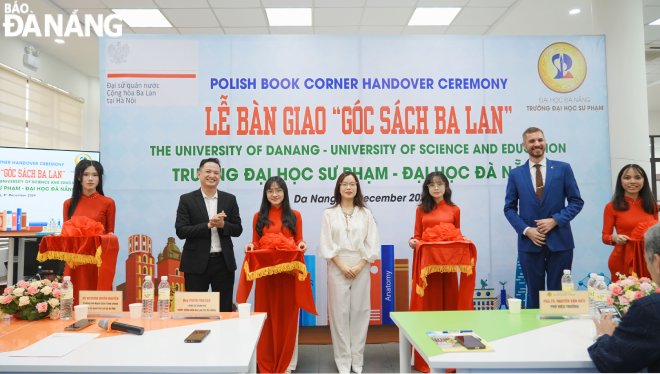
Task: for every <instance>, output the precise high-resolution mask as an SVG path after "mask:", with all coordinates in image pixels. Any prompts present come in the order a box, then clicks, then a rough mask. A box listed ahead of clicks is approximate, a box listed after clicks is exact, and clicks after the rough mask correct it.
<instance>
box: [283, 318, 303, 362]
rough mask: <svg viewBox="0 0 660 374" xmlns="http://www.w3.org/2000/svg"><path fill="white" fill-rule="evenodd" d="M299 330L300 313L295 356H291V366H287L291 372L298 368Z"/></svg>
mask: <svg viewBox="0 0 660 374" xmlns="http://www.w3.org/2000/svg"><path fill="white" fill-rule="evenodd" d="M298 332H300V315H298V327H296V345H295V347H293V356H291V362H289V367H288V368H286V370H287V371H289V372H291V370H296V366H298Z"/></svg>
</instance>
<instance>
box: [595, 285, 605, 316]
mask: <svg viewBox="0 0 660 374" xmlns="http://www.w3.org/2000/svg"><path fill="white" fill-rule="evenodd" d="M599 306H607V285H606V284H605V277H604V276H602V275H598V276H597V277H596V282H595V283H594V313H595V314H596V315H598V316H599V317H600V311H598V307H599Z"/></svg>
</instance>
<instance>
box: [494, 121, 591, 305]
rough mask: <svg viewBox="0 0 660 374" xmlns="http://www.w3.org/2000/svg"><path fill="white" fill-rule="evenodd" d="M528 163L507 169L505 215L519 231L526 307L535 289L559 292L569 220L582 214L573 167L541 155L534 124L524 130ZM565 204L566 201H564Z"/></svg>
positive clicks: (567, 261)
mask: <svg viewBox="0 0 660 374" xmlns="http://www.w3.org/2000/svg"><path fill="white" fill-rule="evenodd" d="M523 147H524V148H525V150H526V151H527V152H528V153H529V161H527V162H526V163H525V164H524V165H521V166H519V167H517V168H515V169H513V170H511V173H509V181H508V183H507V186H506V198H505V204H504V215H505V216H506V218H507V220H509V223H510V224H511V226H513V228H514V229H515V230H516V233H517V234H518V257H519V259H520V267H521V268H522V271H523V275H524V277H525V281H526V282H527V302H526V303H525V305H526V307H527V308H538V307H539V291H543V290H545V289H546V274H547V278H548V281H547V289H548V290H561V277H562V275H563V270H565V269H568V270H570V269H571V265H572V263H573V248H574V247H575V245H574V243H573V232H572V231H571V223H570V222H571V221H572V220H573V218H575V216H577V215H578V213H580V211H581V210H582V206H583V205H584V201H583V200H582V198H581V197H580V190H579V188H578V185H577V182H576V181H575V177H574V176H573V170H572V169H571V166H570V165H569V164H567V163H565V162H560V161H553V160H548V159H547V158H545V135H544V134H543V131H542V130H541V129H539V128H536V127H530V128H528V129H527V130H525V132H524V133H523ZM566 202H568V204H566Z"/></svg>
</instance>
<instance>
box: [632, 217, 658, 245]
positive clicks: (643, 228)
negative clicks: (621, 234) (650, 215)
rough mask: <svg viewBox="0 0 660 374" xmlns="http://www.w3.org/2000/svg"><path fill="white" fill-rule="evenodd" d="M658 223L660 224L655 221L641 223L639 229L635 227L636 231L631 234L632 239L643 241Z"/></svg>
mask: <svg viewBox="0 0 660 374" xmlns="http://www.w3.org/2000/svg"><path fill="white" fill-rule="evenodd" d="M658 223H660V222H658V221H655V220H653V221H646V222H640V223H639V224H638V225H637V227H635V229H634V230H633V231H632V232H631V233H630V239H633V240H641V239H644V234H646V232H647V231H649V229H650V228H651V227H652V226H655V225H657V224H658Z"/></svg>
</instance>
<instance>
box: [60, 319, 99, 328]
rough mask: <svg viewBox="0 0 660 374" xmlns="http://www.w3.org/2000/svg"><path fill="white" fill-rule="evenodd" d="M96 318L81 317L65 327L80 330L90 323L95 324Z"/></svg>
mask: <svg viewBox="0 0 660 374" xmlns="http://www.w3.org/2000/svg"><path fill="white" fill-rule="evenodd" d="M94 322H96V320H95V319H81V320H79V321H76V322H75V323H73V324H71V325H69V326H67V327H65V328H64V331H80V330H82V329H84V328H85V327H87V326H89V325H93V324H94Z"/></svg>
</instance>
